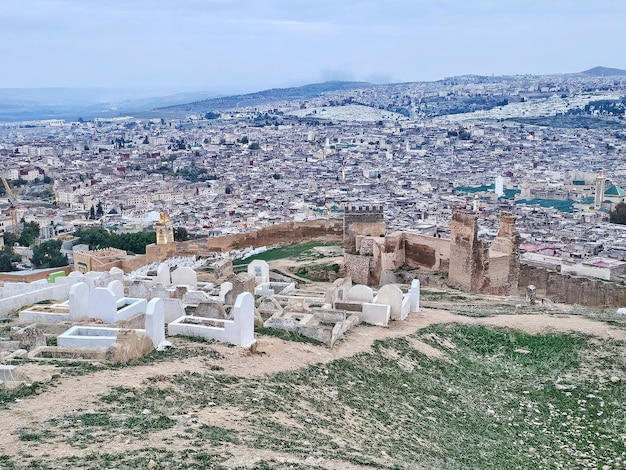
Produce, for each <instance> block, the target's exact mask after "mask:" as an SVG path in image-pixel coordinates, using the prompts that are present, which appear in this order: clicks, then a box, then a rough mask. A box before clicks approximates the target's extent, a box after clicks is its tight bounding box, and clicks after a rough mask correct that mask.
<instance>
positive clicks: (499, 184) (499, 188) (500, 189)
mask: <svg viewBox="0 0 626 470" xmlns="http://www.w3.org/2000/svg"><path fill="white" fill-rule="evenodd" d="M495 193H496V195H497V196H498V197H502V196H504V178H502V176H497V177H496V184H495Z"/></svg>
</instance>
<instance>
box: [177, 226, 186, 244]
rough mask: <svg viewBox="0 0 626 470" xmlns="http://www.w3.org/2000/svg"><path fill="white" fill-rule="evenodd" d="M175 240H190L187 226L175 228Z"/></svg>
mask: <svg viewBox="0 0 626 470" xmlns="http://www.w3.org/2000/svg"><path fill="white" fill-rule="evenodd" d="M174 240H175V241H177V242H184V241H186V240H189V232H187V229H186V228H185V227H176V228H175V229H174Z"/></svg>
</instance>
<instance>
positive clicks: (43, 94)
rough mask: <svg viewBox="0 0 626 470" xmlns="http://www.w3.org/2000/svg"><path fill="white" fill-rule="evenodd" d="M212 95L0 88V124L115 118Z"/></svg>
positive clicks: (82, 89)
mask: <svg viewBox="0 0 626 470" xmlns="http://www.w3.org/2000/svg"><path fill="white" fill-rule="evenodd" d="M216 95H217V93H212V92H189V93H177V94H166V93H160V94H159V93H158V92H149V91H141V90H131V89H129V90H125V89H107V88H0V122H2V121H27V120H37V119H66V120H76V119H78V118H79V117H82V118H84V119H91V118H93V117H115V116H123V115H128V114H136V113H141V112H144V111H147V110H150V109H154V108H156V107H160V106H171V105H176V104H181V103H188V102H189V101H191V100H199V99H206V98H210V97H214V96H216Z"/></svg>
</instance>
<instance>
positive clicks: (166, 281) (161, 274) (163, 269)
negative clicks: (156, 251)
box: [156, 263, 172, 286]
mask: <svg viewBox="0 0 626 470" xmlns="http://www.w3.org/2000/svg"><path fill="white" fill-rule="evenodd" d="M156 282H158V283H159V284H163V285H164V286H169V285H170V284H171V283H172V278H171V277H170V267H169V266H168V265H167V264H165V263H161V264H159V267H158V268H157V276H156Z"/></svg>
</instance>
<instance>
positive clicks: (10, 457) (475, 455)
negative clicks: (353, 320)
mask: <svg viewBox="0 0 626 470" xmlns="http://www.w3.org/2000/svg"><path fill="white" fill-rule="evenodd" d="M423 303H424V309H423V311H422V312H420V313H415V314H411V315H410V316H409V318H408V319H407V320H406V321H404V322H393V323H392V324H390V327H389V328H377V327H367V326H358V327H356V328H354V329H353V330H351V331H350V332H349V334H348V335H347V336H346V338H345V339H344V340H342V341H340V342H339V343H337V344H336V345H335V347H334V348H333V349H328V348H326V347H324V346H320V345H317V344H314V343H311V341H310V340H309V341H308V342H304V340H303V338H302V337H298V336H294V335H289V334H287V335H285V336H283V337H276V336H267V335H266V334H259V335H258V341H259V344H258V349H256V350H255V351H248V350H240V349H237V348H232V347H229V346H227V345H220V344H216V343H206V342H198V341H191V339H189V338H184V337H180V338H178V337H176V338H172V339H173V342H174V347H173V348H172V349H170V350H168V351H166V352H164V353H158V352H153V353H151V354H149V355H148V356H146V357H144V358H142V359H141V360H138V361H135V362H134V363H130V364H128V365H125V366H114V367H111V366H107V365H104V364H101V363H90V362H67V361H53V362H50V363H47V364H34V363H24V364H22V365H21V366H22V367H23V368H25V369H26V370H27V371H29V372H30V373H32V377H34V378H33V385H31V386H29V387H26V388H22V389H18V390H14V391H3V392H0V420H1V421H2V423H3V432H2V434H1V435H0V468H3V469H4V468H6V469H20V468H50V469H56V468H59V469H61V468H63V469H65V468H81V469H99V468H120V469H131V468H164V469H169V468H187V469H191V468H212V469H224V470H226V469H231V470H235V469H239V470H243V469H257V470H268V469H300V470H320V469H328V470H356V469H360V468H363V469H371V468H381V469H406V470H409V469H411V470H414V469H420V468H424V469H432V468H437V469H453V468H455V469H456V468H464V469H484V468H524V469H526V468H623V467H624V462H625V460H624V459H625V457H624V456H625V455H626V453H625V452H626V441H625V436H624V428H625V427H626V416H625V415H624V413H623V406H622V403H623V396H624V393H625V392H626V381H625V378H626V363H625V359H624V358H625V357H626V356H625V352H626V351H625V346H624V344H625V343H624V340H626V330H625V329H624V320H623V319H620V318H618V316H616V315H615V314H614V313H611V314H606V313H602V314H599V313H598V312H596V311H593V310H590V309H584V308H582V307H575V308H574V307H567V306H556V308H554V309H552V307H546V308H545V309H544V307H543V306H541V307H540V306H535V307H519V308H518V306H516V305H515V303H514V302H509V301H508V300H506V299H503V298H498V297H491V296H473V295H470V294H464V293H460V292H446V291H436V290H435V291H428V290H424V292H423ZM489 311H491V312H492V313H491V314H490V313H489ZM512 312H518V313H512ZM600 319H603V320H606V322H605V321H600ZM2 328H4V329H7V330H8V328H9V325H6V326H3V327H2ZM0 333H5V334H6V332H3V331H2V330H0ZM44 375H47V376H48V377H55V378H54V379H50V378H47V379H41V377H42V376H44ZM37 380H44V381H46V382H47V381H50V380H52V382H51V383H48V384H42V383H39V382H37ZM592 450H593V451H592Z"/></svg>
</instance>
